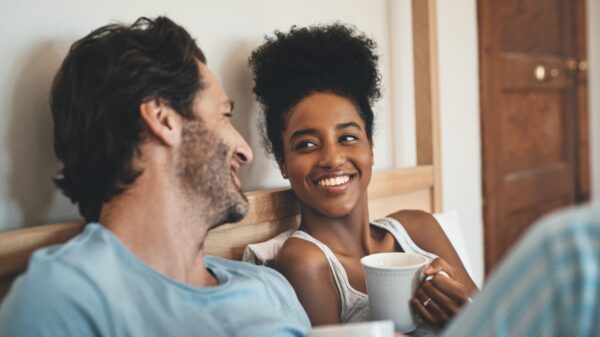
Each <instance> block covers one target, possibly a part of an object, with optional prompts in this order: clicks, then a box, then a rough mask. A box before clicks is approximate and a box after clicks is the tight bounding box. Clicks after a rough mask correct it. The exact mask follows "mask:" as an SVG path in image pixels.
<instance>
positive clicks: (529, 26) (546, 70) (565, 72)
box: [479, 0, 578, 272]
mask: <svg viewBox="0 0 600 337" xmlns="http://www.w3.org/2000/svg"><path fill="white" fill-rule="evenodd" d="M574 3H575V2H574V1H573V0H480V1H479V14H480V15H479V19H480V22H479V25H480V57H481V62H480V64H481V67H480V70H481V97H482V100H481V106H482V109H481V120H482V139H483V140H482V150H483V156H482V157H483V165H482V166H483V177H484V182H483V186H484V191H483V194H484V195H483V197H484V216H485V245H486V246H485V248H486V271H487V272H489V271H490V270H491V269H492V268H493V267H494V266H495V264H496V263H497V262H498V261H499V260H500V259H501V258H502V256H503V255H504V254H505V253H506V252H507V250H508V249H510V247H511V246H512V245H513V244H514V242H515V241H516V240H517V239H518V238H519V236H520V235H522V233H523V232H525V231H526V230H527V229H528V228H529V227H530V226H531V224H532V223H533V222H535V220H537V219H538V218H539V217H541V216H543V215H544V214H546V213H547V212H549V211H551V210H553V209H556V208H558V207H563V206H566V205H570V204H573V203H574V202H575V189H576V186H577V183H576V176H575V174H576V172H577V166H576V165H577V164H576V151H577V149H576V147H577V146H578V145H577V142H576V137H577V132H576V127H578V124H577V123H576V117H577V104H576V103H577V96H576V95H577V93H578V91H577V90H578V81H577V75H578V74H577V72H574V71H573V70H572V67H569V65H570V64H571V63H572V60H573V58H574V57H575V54H576V53H575V51H576V47H577V45H576V43H575V42H576V40H575V38H574V36H575V33H576V31H575V18H574V15H575V13H576V11H575V6H574Z"/></svg>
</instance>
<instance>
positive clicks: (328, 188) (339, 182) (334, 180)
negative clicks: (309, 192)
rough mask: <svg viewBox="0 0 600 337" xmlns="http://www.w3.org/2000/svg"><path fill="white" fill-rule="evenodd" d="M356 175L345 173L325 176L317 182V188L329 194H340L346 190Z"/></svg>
mask: <svg viewBox="0 0 600 337" xmlns="http://www.w3.org/2000/svg"><path fill="white" fill-rule="evenodd" d="M354 176H355V175H351V174H344V175H337V176H333V177H323V178H321V179H318V180H317V181H316V182H315V184H316V186H317V189H318V190H320V191H322V192H325V193H327V194H339V193H342V192H344V191H346V190H347V189H348V188H349V187H350V184H351V183H352V180H353V179H354Z"/></svg>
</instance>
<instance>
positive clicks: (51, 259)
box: [0, 233, 104, 336]
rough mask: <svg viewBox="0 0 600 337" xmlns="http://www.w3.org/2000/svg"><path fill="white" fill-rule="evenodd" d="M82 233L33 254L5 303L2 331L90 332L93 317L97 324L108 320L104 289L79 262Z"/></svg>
mask: <svg viewBox="0 0 600 337" xmlns="http://www.w3.org/2000/svg"><path fill="white" fill-rule="evenodd" d="M84 234H85V233H82V234H80V235H78V236H77V237H75V238H73V239H72V240H71V241H69V242H67V243H65V244H63V245H57V246H52V247H49V248H45V249H42V250H39V251H37V252H36V253H34V255H33V256H32V258H31V260H30V262H29V266H28V268H27V271H26V272H25V273H24V274H23V275H21V276H19V277H18V278H17V279H16V280H15V282H14V284H13V286H12V287H11V290H10V292H9V294H8V295H7V297H6V298H5V299H4V301H3V302H2V303H1V304H2V305H1V306H0V326H2V328H0V336H3V335H25V336H29V335H38V336H46V335H61V334H63V333H67V332H69V333H71V332H72V333H76V334H77V335H81V336H86V335H88V332H90V331H91V329H92V328H91V327H90V324H94V325H95V323H91V320H90V318H92V317H93V320H94V322H96V323H97V322H101V321H102V320H103V319H104V318H103V310H104V309H103V306H104V304H103V299H102V296H101V294H100V293H99V292H98V291H97V288H96V287H95V285H94V283H93V282H92V280H91V279H90V277H89V276H88V275H86V273H85V272H84V271H82V270H81V269H80V268H78V266H77V264H78V263H79V261H80V260H79V259H78V258H77V254H79V253H80V252H81V250H80V249H79V248H78V246H79V245H80V243H79V241H80V240H81V239H82V238H83V237H81V236H82V235H84ZM31 322H36V324H31ZM61 322H62V323H61ZM40 329H42V330H43V331H42V330H40Z"/></svg>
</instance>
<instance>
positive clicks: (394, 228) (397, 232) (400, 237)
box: [371, 217, 437, 260]
mask: <svg viewBox="0 0 600 337" xmlns="http://www.w3.org/2000/svg"><path fill="white" fill-rule="evenodd" d="M371 225H373V226H376V227H379V228H383V229H385V230H387V231H388V232H390V233H391V234H392V236H393V237H394V239H396V242H398V244H399V245H400V247H401V248H402V250H403V251H405V252H407V253H415V254H419V255H423V256H425V257H427V258H428V259H430V260H433V259H435V258H437V255H435V254H432V253H430V252H428V251H425V250H423V249H421V247H419V246H417V244H416V243H415V242H414V241H413V240H412V239H411V238H410V236H409V235H408V232H406V229H404V226H402V224H401V223H400V221H398V220H396V219H394V218H391V217H386V218H381V219H377V220H373V221H371Z"/></svg>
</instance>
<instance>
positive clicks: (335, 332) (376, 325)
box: [308, 321, 394, 337]
mask: <svg viewBox="0 0 600 337" xmlns="http://www.w3.org/2000/svg"><path fill="white" fill-rule="evenodd" d="M308 337H394V322H392V321H374V322H360V323H348V324H336V325H323V326H319V327H315V328H313V329H312V330H310V331H309V332H308Z"/></svg>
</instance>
